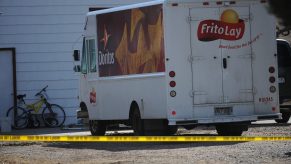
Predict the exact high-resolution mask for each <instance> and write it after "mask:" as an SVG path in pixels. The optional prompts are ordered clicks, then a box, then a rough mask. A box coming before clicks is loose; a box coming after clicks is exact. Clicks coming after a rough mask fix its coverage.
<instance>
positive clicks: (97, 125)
mask: <svg viewBox="0 0 291 164" xmlns="http://www.w3.org/2000/svg"><path fill="white" fill-rule="evenodd" d="M89 129H90V132H91V134H92V136H104V135H105V133H106V123H105V122H103V121H97V120H90V121H89Z"/></svg>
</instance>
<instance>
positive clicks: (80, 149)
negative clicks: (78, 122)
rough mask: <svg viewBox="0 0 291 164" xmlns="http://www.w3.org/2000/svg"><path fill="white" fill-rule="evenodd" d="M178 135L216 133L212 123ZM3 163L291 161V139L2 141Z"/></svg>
mask: <svg viewBox="0 0 291 164" xmlns="http://www.w3.org/2000/svg"><path fill="white" fill-rule="evenodd" d="M178 135H193V136H197V135H198V136H201V135H202V136H204V135H207V136H209V135H210V136H211V135H216V131H215V130H214V129H213V127H200V128H197V129H194V130H192V131H185V130H183V129H179V132H178ZM243 135H244V136H291V125H290V124H286V126H279V124H277V126H264V127H261V126H255V127H252V128H250V129H249V131H248V132H245V133H244V134H243ZM0 163H43V164H46V163H112V164H123V163H218V164H220V163H291V141H274V142H273V141H272V142H271V141H254V142H194V143H64V142H62V143H59V142H50V143H45V142H35V143H34V142H22V143H18V142H0Z"/></svg>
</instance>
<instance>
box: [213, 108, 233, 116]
mask: <svg viewBox="0 0 291 164" xmlns="http://www.w3.org/2000/svg"><path fill="white" fill-rule="evenodd" d="M232 112H233V111H232V107H216V108H214V113H215V115H217V116H224V115H232Z"/></svg>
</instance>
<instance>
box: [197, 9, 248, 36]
mask: <svg viewBox="0 0 291 164" xmlns="http://www.w3.org/2000/svg"><path fill="white" fill-rule="evenodd" d="M244 31H245V23H244V21H243V20H242V19H239V16H238V14H237V12H235V11H234V10H232V9H227V10H225V11H223V13H222V14H221V16H220V20H204V21H202V22H200V24H199V26H198V31H197V35H198V39H199V40H200V41H213V40H217V39H224V40H239V39H241V38H242V37H243V35H244Z"/></svg>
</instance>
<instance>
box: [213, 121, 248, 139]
mask: <svg viewBox="0 0 291 164" xmlns="http://www.w3.org/2000/svg"><path fill="white" fill-rule="evenodd" d="M245 126H246V127H245ZM245 129H247V125H228V124H222V125H216V131H217V133H218V135H220V136H241V135H242V133H243V131H245Z"/></svg>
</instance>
